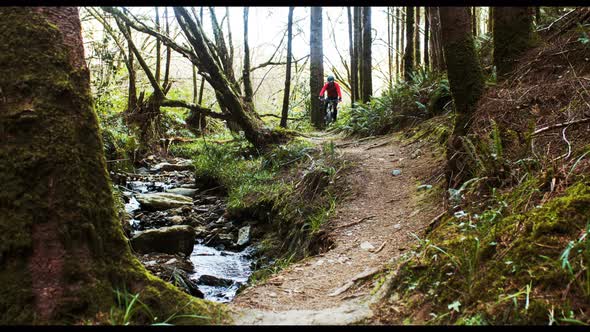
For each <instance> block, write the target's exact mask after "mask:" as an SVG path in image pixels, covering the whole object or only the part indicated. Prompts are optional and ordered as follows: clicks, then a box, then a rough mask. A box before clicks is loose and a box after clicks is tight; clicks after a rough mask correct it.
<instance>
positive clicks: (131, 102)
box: [127, 26, 137, 113]
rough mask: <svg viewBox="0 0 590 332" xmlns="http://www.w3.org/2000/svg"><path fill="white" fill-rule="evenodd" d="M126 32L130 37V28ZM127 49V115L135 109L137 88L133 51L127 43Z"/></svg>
mask: <svg viewBox="0 0 590 332" xmlns="http://www.w3.org/2000/svg"><path fill="white" fill-rule="evenodd" d="M127 32H128V33H129V35H131V28H129V26H127ZM127 45H128V48H129V56H128V59H129V60H128V63H129V64H128V68H127V70H128V71H129V90H128V97H127V113H130V112H133V111H134V110H135V108H136V107H137V87H136V78H135V68H134V67H133V51H131V45H130V43H129V42H128V43H127Z"/></svg>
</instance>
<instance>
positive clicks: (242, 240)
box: [236, 226, 250, 246]
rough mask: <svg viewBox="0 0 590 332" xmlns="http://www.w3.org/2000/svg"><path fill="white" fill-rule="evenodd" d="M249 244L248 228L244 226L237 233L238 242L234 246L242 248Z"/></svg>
mask: <svg viewBox="0 0 590 332" xmlns="http://www.w3.org/2000/svg"><path fill="white" fill-rule="evenodd" d="M248 242H250V226H244V227H242V228H240V230H239V231H238V241H237V242H236V245H238V246H243V245H246V244H248Z"/></svg>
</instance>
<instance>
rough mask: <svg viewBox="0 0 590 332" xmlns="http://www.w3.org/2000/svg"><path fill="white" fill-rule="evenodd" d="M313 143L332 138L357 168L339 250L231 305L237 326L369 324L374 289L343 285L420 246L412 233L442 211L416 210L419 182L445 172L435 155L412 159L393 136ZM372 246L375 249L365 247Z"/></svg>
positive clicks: (335, 235)
mask: <svg viewBox="0 0 590 332" xmlns="http://www.w3.org/2000/svg"><path fill="white" fill-rule="evenodd" d="M312 140H313V141H316V142H318V143H320V142H322V141H329V140H334V142H335V143H336V146H337V147H338V146H341V148H339V149H338V150H339V152H341V153H342V154H343V156H342V157H343V158H345V159H347V160H351V161H353V162H354V163H355V164H356V166H355V168H354V169H353V170H352V171H351V172H348V173H347V175H346V176H347V182H348V183H349V184H350V191H351V194H350V195H348V197H347V198H346V199H345V200H344V201H341V202H340V203H339V204H338V206H337V208H336V211H335V213H334V215H333V216H332V218H331V220H330V221H329V225H330V230H329V233H330V236H331V238H332V239H333V241H334V244H335V245H334V246H333V248H332V249H331V250H329V251H327V252H325V253H323V254H320V255H317V256H313V257H308V258H306V259H305V260H303V261H300V262H298V263H296V264H292V265H290V266H289V267H288V268H286V269H285V270H283V271H281V272H280V273H278V274H277V275H276V276H273V277H271V278H270V279H269V280H267V281H266V282H265V283H263V284H259V285H256V286H254V287H251V288H248V289H246V290H245V291H244V292H242V293H241V294H240V295H239V296H238V297H237V298H236V299H235V300H234V302H233V303H232V304H231V308H232V310H233V311H234V312H235V314H234V319H235V323H236V324H240V325H241V324H248V325H252V324H255V325H264V324H272V325H275V324H288V325H294V324H305V325H307V324H352V323H355V322H361V321H367V320H370V317H371V316H372V312H371V310H370V306H369V304H370V302H371V300H372V296H371V294H370V293H371V291H372V289H373V286H372V285H373V283H371V282H364V283H362V282H359V283H355V285H354V286H352V287H349V288H346V286H345V285H347V284H349V283H350V281H351V280H353V279H355V277H359V276H362V275H363V274H370V273H371V272H374V271H377V270H380V269H383V268H384V267H385V266H386V265H387V264H388V263H391V262H392V261H393V260H395V259H396V258H397V257H398V256H399V255H400V254H402V253H403V252H404V251H405V250H407V249H408V248H409V247H410V246H411V245H412V244H413V243H414V242H415V241H416V240H415V238H414V237H413V236H412V235H411V234H410V233H411V232H413V233H415V234H422V233H423V230H424V226H426V225H427V224H428V222H429V221H430V220H432V218H434V217H435V216H436V215H437V214H438V213H439V212H440V211H441V207H439V206H436V205H435V204H418V201H417V200H416V199H415V198H414V197H415V193H416V190H417V189H416V188H417V186H416V184H417V180H418V179H425V178H428V177H429V176H430V175H431V174H432V173H433V171H435V169H439V166H438V165H439V164H438V162H437V161H436V158H434V157H433V155H432V153H431V152H430V151H424V152H423V153H422V155H421V156H419V157H418V158H415V159H412V154H413V153H415V152H416V149H417V148H416V147H415V146H414V147H413V146H408V147H405V148H404V147H402V144H401V143H399V142H396V141H394V140H392V138H391V137H381V138H377V139H372V140H365V141H361V142H358V141H357V140H342V139H338V138H336V137H319V138H313V139H312ZM355 142H357V143H355ZM421 149H422V150H424V148H421ZM400 158H401V160H400ZM393 169H400V170H401V172H402V173H401V175H399V176H393V175H392V174H391V171H392V170H393ZM361 220H362V221H361ZM358 221H361V222H360V223H357V224H354V225H349V226H347V225H348V224H351V223H354V222H358ZM366 242H368V243H370V246H368V247H371V246H372V249H370V248H369V249H367V248H366V247H367V243H366ZM363 248H364V249H363ZM366 279H367V280H369V281H370V280H371V278H370V277H368V278H366ZM359 284H360V285H359ZM343 286H344V287H343ZM344 289H346V290H345V291H343V290H344ZM338 293H340V294H338ZM335 294H338V295H335ZM373 299H374V296H373Z"/></svg>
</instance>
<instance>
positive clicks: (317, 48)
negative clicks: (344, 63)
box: [309, 7, 325, 128]
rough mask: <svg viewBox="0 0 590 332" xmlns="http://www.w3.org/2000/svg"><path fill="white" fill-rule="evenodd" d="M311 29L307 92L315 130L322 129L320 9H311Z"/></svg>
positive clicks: (322, 80) (322, 76)
mask: <svg viewBox="0 0 590 332" xmlns="http://www.w3.org/2000/svg"><path fill="white" fill-rule="evenodd" d="M310 24H311V27H310V31H311V32H310V40H309V46H310V48H311V52H310V59H309V71H310V77H309V91H310V94H311V96H310V98H311V123H312V124H313V125H314V126H315V127H316V128H323V127H324V125H325V124H324V110H323V109H322V107H321V102H320V100H319V99H318V96H319V94H320V90H321V89H322V86H323V83H324V64H323V62H324V61H323V60H324V59H323V58H324V53H323V49H322V47H323V44H322V7H311V22H310Z"/></svg>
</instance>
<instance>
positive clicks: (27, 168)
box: [0, 7, 220, 325]
mask: <svg viewBox="0 0 590 332" xmlns="http://www.w3.org/2000/svg"><path fill="white" fill-rule="evenodd" d="M0 45H3V46H2V50H1V51H0V63H2V66H0V88H1V91H2V93H1V94H2V98H0V142H1V143H0V181H1V182H2V183H3V187H2V191H1V192H0V229H2V232H0V263H1V264H2V265H1V269H0V282H1V284H2V287H1V288H0V324H3V325H4V324H11V325H12V324H74V323H76V324H79V323H81V322H91V323H92V322H94V323H95V324H105V323H107V322H106V319H105V318H104V313H107V312H109V310H111V308H113V307H115V308H116V306H117V305H116V303H115V299H114V297H113V289H122V288H123V287H125V288H126V289H127V290H128V291H129V292H131V293H132V294H133V293H140V294H141V296H140V300H141V301H143V302H144V303H149V305H150V310H151V311H152V313H153V314H154V315H157V316H158V317H169V316H171V315H173V314H175V313H176V314H179V313H182V314H186V313H187V312H191V313H193V314H198V315H208V316H212V317H218V316H216V315H217V313H218V311H219V310H220V308H219V307H218V306H217V305H215V304H206V303H205V302H203V301H201V300H199V299H195V298H193V297H191V296H189V295H187V294H185V293H183V292H181V291H179V290H178V289H177V288H175V287H173V286H172V285H170V284H167V283H165V282H164V281H162V280H161V279H159V278H157V277H154V276H151V275H149V273H148V272H147V271H146V270H145V268H144V267H143V266H142V265H141V263H139V261H138V260H137V259H136V258H135V257H134V256H133V255H132V253H131V250H130V248H129V244H128V241H127V239H126V238H125V236H124V234H123V230H122V227H121V222H120V221H119V220H118V219H117V215H116V211H115V208H114V201H113V195H112V193H111V184H110V181H109V180H108V174H107V171H106V162H105V157H104V152H103V144H102V140H101V137H100V134H99V127H98V120H97V117H96V114H95V113H94V111H93V106H92V100H91V96H90V78H89V71H88V69H87V67H86V63H85V60H84V47H83V43H82V35H81V26H80V19H79V16H78V9H77V8H75V7H34V8H31V7H16V8H15V7H12V8H10V7H3V8H0ZM190 301H192V303H190ZM185 306H186V307H185ZM116 310H119V309H116ZM98 313H102V316H99V315H97V314H98ZM100 317H103V318H100ZM134 319H135V322H138V323H140V324H141V323H143V324H149V323H152V322H153V320H151V319H149V318H148V317H147V316H146V315H143V314H142V313H140V312H138V313H137V315H136V316H134ZM206 322H207V323H210V321H208V320H205V319H197V318H188V317H187V316H185V317H184V318H180V320H179V321H177V322H175V324H182V323H192V324H199V323H200V324H203V323H206Z"/></svg>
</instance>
